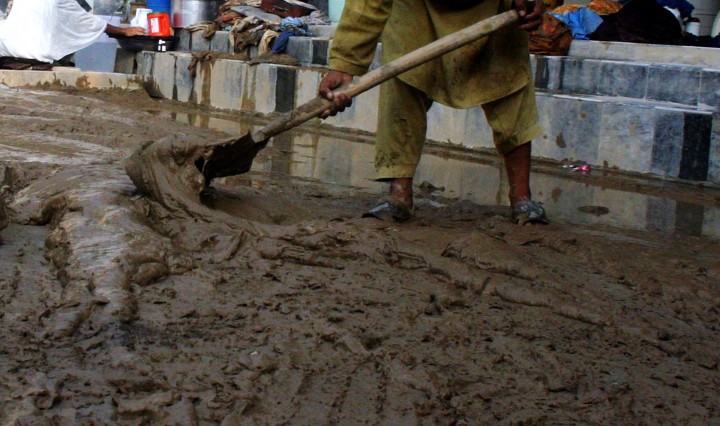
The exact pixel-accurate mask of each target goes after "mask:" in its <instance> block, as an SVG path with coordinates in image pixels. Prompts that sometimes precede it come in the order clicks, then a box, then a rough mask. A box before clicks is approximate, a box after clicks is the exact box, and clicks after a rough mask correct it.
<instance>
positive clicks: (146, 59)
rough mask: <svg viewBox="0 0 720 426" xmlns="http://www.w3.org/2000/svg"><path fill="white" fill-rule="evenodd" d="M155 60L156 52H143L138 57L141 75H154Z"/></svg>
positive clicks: (138, 71) (138, 68)
mask: <svg viewBox="0 0 720 426" xmlns="http://www.w3.org/2000/svg"><path fill="white" fill-rule="evenodd" d="M154 59H155V53H154V52H148V51H142V52H138V54H137V55H136V60H137V71H136V73H137V74H139V75H152V73H153V62H154Z"/></svg>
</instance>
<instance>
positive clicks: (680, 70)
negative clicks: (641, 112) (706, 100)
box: [647, 65, 700, 105]
mask: <svg viewBox="0 0 720 426" xmlns="http://www.w3.org/2000/svg"><path fill="white" fill-rule="evenodd" d="M699 91H700V70H699V69H697V68H690V67H674V66H662V65H651V66H650V68H649V71H648V91H647V98H648V99H650V100H654V101H665V102H676V103H680V104H684V105H697V103H698V94H699Z"/></svg>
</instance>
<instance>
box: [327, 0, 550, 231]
mask: <svg viewBox="0 0 720 426" xmlns="http://www.w3.org/2000/svg"><path fill="white" fill-rule="evenodd" d="M515 4H516V6H515V8H516V9H517V10H518V12H519V14H520V16H521V18H522V20H521V23H520V26H519V28H515V27H512V28H506V29H503V30H500V31H497V32H495V33H493V34H491V35H490V36H488V37H487V38H485V39H483V40H480V41H478V42H475V43H472V44H470V45H468V46H466V47H464V48H461V49H458V50H456V51H454V52H451V53H449V54H447V55H445V56H443V57H442V58H440V59H437V60H435V61H432V62H430V63H427V64H425V65H422V66H420V67H417V68H415V69H414V70H411V71H408V72H406V73H405V74H402V75H400V76H399V77H397V78H394V79H392V80H390V81H388V82H386V83H385V84H384V85H383V86H381V88H380V106H379V110H378V132H377V141H376V145H375V147H376V148H375V166H376V169H377V179H378V180H382V181H387V182H389V184H390V193H389V197H387V198H386V199H384V200H383V201H381V202H380V203H379V204H378V205H377V206H376V207H375V208H373V209H372V210H370V211H369V212H368V213H367V215H369V216H374V217H379V218H387V217H392V218H394V219H395V220H398V221H403V220H407V219H410V218H411V217H412V216H413V214H414V208H413V196H412V182H413V176H414V174H415V169H416V167H417V164H418V162H419V161H420V155H421V152H422V147H423V144H424V142H425V133H426V129H427V111H428V110H429V109H430V107H431V105H432V102H434V101H437V102H440V103H442V104H444V105H447V106H450V107H453V108H470V107H473V106H477V105H482V107H483V110H484V112H485V116H486V118H487V120H488V122H489V124H490V126H491V127H492V129H493V139H494V142H495V146H496V148H497V150H498V151H499V152H500V153H501V154H502V155H503V157H504V160H505V166H506V169H507V174H508V180H509V183H510V194H509V196H510V205H511V211H512V217H513V220H515V221H517V222H518V223H522V224H524V223H548V220H547V218H546V216H545V211H544V209H543V207H542V206H541V205H540V203H538V202H535V201H532V200H531V194H530V161H531V160H530V153H531V146H530V140H531V139H533V138H535V137H537V136H539V135H540V134H541V131H540V128H539V126H538V124H537V119H538V116H537V108H536V105H535V92H534V90H533V82H532V77H531V74H530V62H529V51H528V42H527V35H526V34H525V33H524V32H523V31H521V30H524V31H532V30H534V29H535V28H537V27H538V25H539V24H540V19H541V15H542V13H543V4H542V2H537V3H535V4H534V6H532V8H531V9H530V13H527V12H526V8H527V5H526V2H525V0H516V2H515ZM510 7H511V6H510V5H509V2H506V1H505V0H483V1H480V0H464V1H463V0H454V1H441V0H395V1H393V0H347V2H346V4H345V9H344V11H343V15H342V18H341V20H340V23H339V25H338V28H337V32H336V35H335V38H334V40H333V44H332V49H331V51H330V69H331V72H330V73H329V74H328V75H326V76H325V78H323V80H322V81H321V83H320V94H321V96H325V97H326V98H328V99H330V100H332V101H333V103H334V106H333V108H332V110H329V111H326V113H325V114H324V115H323V117H328V116H330V115H335V114H336V113H337V112H339V111H343V110H344V109H345V107H347V106H349V105H350V103H351V99H350V98H349V97H348V96H345V95H343V94H341V95H338V96H335V97H333V93H332V90H333V89H335V88H337V87H340V86H341V85H343V84H345V83H348V82H350V81H351V80H352V76H357V75H361V74H363V73H365V72H366V71H367V69H368V67H369V65H370V63H371V61H372V58H373V55H374V52H375V46H376V45H377V42H378V40H379V39H380V36H381V34H382V46H383V48H382V62H383V63H387V62H389V61H391V60H393V59H395V58H397V57H399V56H402V55H403V54H405V53H407V52H409V51H411V50H414V49H416V48H419V47H421V46H423V45H426V44H428V43H430V42H432V41H434V40H436V39H438V38H440V37H442V36H444V35H446V34H450V33H452V32H454V31H457V30H459V29H462V28H464V27H466V26H468V25H471V24H473V23H475V22H477V21H479V20H481V19H483V18H487V17H489V16H492V15H495V14H497V13H499V12H502V11H503V10H507V9H509V8H510Z"/></svg>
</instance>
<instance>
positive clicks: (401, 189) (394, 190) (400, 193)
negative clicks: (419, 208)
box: [389, 178, 413, 207]
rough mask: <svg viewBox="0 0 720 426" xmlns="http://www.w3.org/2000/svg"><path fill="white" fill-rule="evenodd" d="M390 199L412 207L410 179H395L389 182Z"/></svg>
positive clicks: (411, 181)
mask: <svg viewBox="0 0 720 426" xmlns="http://www.w3.org/2000/svg"><path fill="white" fill-rule="evenodd" d="M389 183H390V188H389V193H390V197H392V198H393V199H394V200H396V201H398V202H400V203H402V204H404V205H406V206H408V207H412V206H413V187H412V183H413V180H412V178H395V179H391V180H390V181H389Z"/></svg>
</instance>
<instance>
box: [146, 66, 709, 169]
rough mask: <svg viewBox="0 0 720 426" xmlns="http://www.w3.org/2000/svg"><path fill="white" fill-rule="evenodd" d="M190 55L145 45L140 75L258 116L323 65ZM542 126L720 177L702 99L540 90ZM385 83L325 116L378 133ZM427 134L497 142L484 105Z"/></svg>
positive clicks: (442, 111)
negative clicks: (195, 63) (200, 61)
mask: <svg viewBox="0 0 720 426" xmlns="http://www.w3.org/2000/svg"><path fill="white" fill-rule="evenodd" d="M190 60H191V55H190V54H188V53H179V52H173V53H155V52H142V53H140V54H139V55H138V66H139V68H138V73H140V74H147V75H149V76H151V77H152V78H151V81H152V82H153V84H152V85H151V91H152V94H154V95H156V96H162V97H165V98H169V99H176V100H179V101H182V102H191V103H196V104H201V105H207V106H209V107H215V108H221V109H226V110H234V111H247V112H255V113H260V114H273V113H278V112H286V111H290V110H291V109H293V108H295V107H296V106H298V105H301V104H302V103H304V102H307V101H309V100H310V99H312V98H313V97H315V96H316V94H317V90H318V85H319V82H320V79H321V78H322V75H323V73H324V68H295V67H288V66H279V65H271V64H259V65H254V66H251V65H248V64H247V63H245V62H242V61H234V60H217V61H215V63H214V64H212V65H209V64H205V65H203V66H201V67H199V68H198V70H197V75H196V77H195V78H194V79H191V78H190V75H189V71H188V70H187V67H188V65H189V64H190ZM537 101H538V109H539V113H540V120H541V123H540V124H541V126H542V128H543V129H544V131H545V134H544V135H543V136H542V137H541V138H538V140H536V141H534V146H533V155H535V156H538V157H545V158H549V159H554V160H559V161H560V160H565V159H567V160H581V161H585V162H587V163H589V164H593V165H596V166H603V167H612V168H617V169H620V170H624V171H628V172H637V173H652V174H656V175H659V176H665V177H673V178H680V179H687V180H692V181H706V180H707V181H712V182H715V183H720V113H717V112H715V111H710V110H707V109H704V108H699V107H689V106H684V105H679V104H674V103H667V102H658V101H652V102H651V101H647V100H641V99H633V98H620V97H616V96H597V95H566V94H559V93H551V92H547V91H539V92H538V96H537ZM377 105H378V89H377V88H375V89H372V90H370V91H368V92H367V93H365V94H363V95H361V96H359V97H358V98H357V99H356V100H355V101H354V102H353V106H352V107H351V108H349V109H348V110H346V111H345V112H344V113H342V114H339V115H338V116H336V117H332V118H330V119H328V120H325V121H324V122H323V125H330V126H335V127H339V128H345V129H353V130H359V131H366V132H370V133H374V132H375V131H376V126H377ZM428 120H429V123H428V134H427V138H428V139H429V140H431V141H435V142H440V143H450V144H454V145H460V146H465V147H468V148H475V149H493V144H492V132H491V131H490V128H489V126H488V124H487V122H486V120H485V117H484V114H483V112H482V109H481V108H479V107H477V108H470V109H466V110H456V109H451V108H448V107H445V106H442V105H439V104H435V105H433V107H432V108H431V110H430V113H429V116H428Z"/></svg>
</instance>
